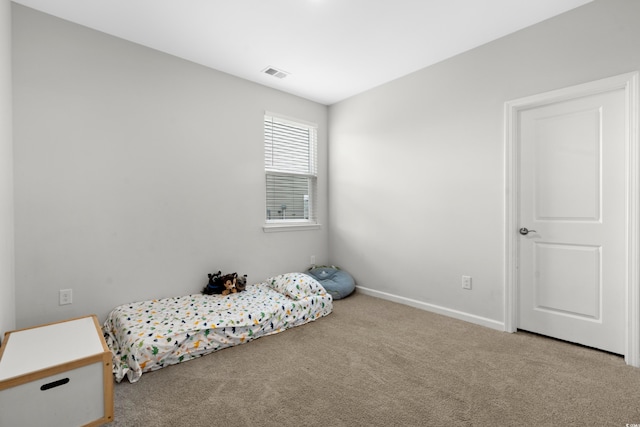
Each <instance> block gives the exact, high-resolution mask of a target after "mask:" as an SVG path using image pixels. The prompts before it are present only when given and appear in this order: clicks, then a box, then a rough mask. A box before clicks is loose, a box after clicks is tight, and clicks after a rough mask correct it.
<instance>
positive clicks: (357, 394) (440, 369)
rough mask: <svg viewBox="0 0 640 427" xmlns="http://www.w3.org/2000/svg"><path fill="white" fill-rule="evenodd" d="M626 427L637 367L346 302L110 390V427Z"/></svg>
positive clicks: (636, 402) (374, 303)
mask: <svg viewBox="0 0 640 427" xmlns="http://www.w3.org/2000/svg"><path fill="white" fill-rule="evenodd" d="M125 381H126V380H125ZM627 423H640V369H635V368H631V367H628V366H626V365H625V363H624V360H623V359H622V358H621V357H618V356H615V355H611V354H607V353H604V352H599V351H596V350H592V349H588V348H584V347H580V346H575V345H570V344H567V343H564V342H559V341H556V340H551V339H547V338H542V337H539V336H536V335H532V334H528V333H517V334H508V333H504V332H499V331H494V330H491V329H487V328H484V327H481V326H476V325H472V324H469V323H466V322H462V321H458V320H455V319H451V318H448V317H444V316H439V315H436V314H432V313H428V312H425V311H422V310H418V309H414V308H411V307H407V306H404V305H400V304H396V303H392V302H389V301H384V300H380V299H377V298H373V297H370V296H366V295H361V294H357V293H356V294H355V295H353V296H351V297H349V298H346V299H344V300H340V301H336V302H335V304H334V312H333V313H332V314H330V315H329V316H327V317H325V318H322V319H320V320H317V321H315V322H312V323H310V324H307V325H304V326H301V327H298V328H294V329H291V330H288V331H285V332H283V333H280V334H278V335H274V336H269V337H264V338H260V339H258V340H256V341H252V342H249V343H247V344H245V345H241V346H238V347H234V348H230V349H226V350H222V351H219V352H217V353H213V354H211V355H208V356H205V357H203V358H200V359H196V360H192V361H189V362H185V363H183V364H181V365H176V366H171V367H168V368H165V369H162V370H160V371H156V372H152V373H146V374H144V375H143V376H142V378H141V380H140V381H139V382H138V383H136V384H129V383H128V382H122V383H120V384H116V385H115V422H114V423H112V424H109V426H126V427H131V426H174V427H181V426H193V427H197V426H225V427H226V426H264V427H269V426H349V427H353V426H545V425H548V426H552V425H553V426H565V425H575V426H609V425H610V426H618V427H624V426H625V425H626V424H627Z"/></svg>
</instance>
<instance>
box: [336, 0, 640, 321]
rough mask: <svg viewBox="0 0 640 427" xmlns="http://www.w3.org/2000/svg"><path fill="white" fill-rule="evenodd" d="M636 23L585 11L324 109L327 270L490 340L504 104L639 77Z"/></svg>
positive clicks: (495, 305) (499, 268) (623, 14)
mask: <svg viewBox="0 0 640 427" xmlns="http://www.w3.org/2000/svg"><path fill="white" fill-rule="evenodd" d="M639 18H640V1H637V0H596V1H595V2H593V3H590V4H587V5H585V6H583V7H580V8H578V9H575V10H573V11H570V12H568V13H566V14H563V15H560V16H558V17H556V18H553V19H551V20H548V21H545V22H542V23H540V24H538V25H535V26H533V27H529V28H527V29H525V30H522V31H520V32H518V33H515V34H512V35H509V36H507V37H504V38H502V39H499V40H497V41H495V42H493V43H490V44H487V45H484V46H481V47H479V48H477V49H474V50H472V51H469V52H466V53H464V54H461V55H459V56H456V57H454V58H452V59H449V60H447V61H444V62H442V63H439V64H436V65H434V66H431V67H428V68H426V69H423V70H420V71H418V72H416V73H413V74H411V75H408V76H406V77H404V78H401V79H398V80H396V81H393V82H391V83H388V84H385V85H383V86H380V87H378V88H375V89H373V90H371V91H368V92H366V93H363V94H360V95H358V96H355V97H353V98H350V99H348V100H346V101H343V102H341V103H338V104H336V105H333V106H331V108H330V111H329V118H330V119H329V120H330V123H331V126H330V135H329V140H330V155H329V165H330V168H329V177H330V182H329V188H330V199H329V206H330V212H329V217H330V223H331V229H330V232H329V241H330V246H329V253H330V254H331V256H330V260H331V262H332V263H335V264H337V265H340V266H342V267H344V268H345V269H347V270H349V271H350V272H352V273H353V275H354V276H355V278H356V281H357V282H358V284H359V285H361V286H364V287H366V288H370V289H372V290H374V291H378V292H384V293H387V294H389V295H390V296H391V297H393V298H395V297H402V298H406V299H407V301H408V302H410V303H412V304H416V305H422V306H424V307H426V308H432V309H434V310H435V311H439V310H440V311H444V312H447V313H448V314H451V315H454V316H459V317H463V318H467V319H468V320H473V321H478V322H479V323H485V324H489V325H493V326H496V327H500V325H501V323H502V322H503V315H504V313H503V310H504V305H503V298H504V293H503V287H504V277H503V276H504V264H505V256H504V243H503V242H504V240H503V239H504V206H503V205H504V188H505V182H504V136H503V109H504V102H505V101H508V100H511V99H517V98H520V97H524V96H527V95H532V94H536V93H540V92H545V91H549V90H553V89H559V88H563V87H566V86H571V85H575V84H579V83H583V82H588V81H592V80H596V79H600V78H604V77H608V76H612V75H617V74H622V73H626V72H629V71H634V70H638V69H640V25H639V23H638V19H639ZM462 275H470V276H472V277H473V290H472V291H465V290H462V288H461V276H462Z"/></svg>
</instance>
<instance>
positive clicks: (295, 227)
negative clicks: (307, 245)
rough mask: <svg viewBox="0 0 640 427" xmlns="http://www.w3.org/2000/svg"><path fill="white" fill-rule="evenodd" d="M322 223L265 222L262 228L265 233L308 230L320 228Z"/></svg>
mask: <svg viewBox="0 0 640 427" xmlns="http://www.w3.org/2000/svg"><path fill="white" fill-rule="evenodd" d="M321 227H322V224H292V223H289V224H264V225H263V226H262V230H263V231H264V232H265V233H277V232H280V231H308V230H319V229H320V228H321Z"/></svg>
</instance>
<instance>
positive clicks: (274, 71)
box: [262, 67, 289, 79]
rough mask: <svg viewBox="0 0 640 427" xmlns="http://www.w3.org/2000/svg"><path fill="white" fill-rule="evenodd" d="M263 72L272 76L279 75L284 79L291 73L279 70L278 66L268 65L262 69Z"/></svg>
mask: <svg viewBox="0 0 640 427" xmlns="http://www.w3.org/2000/svg"><path fill="white" fill-rule="evenodd" d="M262 72H263V73H265V74H269V75H270V76H273V77H277V78H279V79H284V78H285V77H287V76H288V75H289V73H287V72H286V71H282V70H278V69H277V68H273V67H267V68H265V69H264V70H262Z"/></svg>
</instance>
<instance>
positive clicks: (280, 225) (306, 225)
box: [262, 111, 321, 232]
mask: <svg viewBox="0 0 640 427" xmlns="http://www.w3.org/2000/svg"><path fill="white" fill-rule="evenodd" d="M269 119H270V120H271V122H272V123H273V122H274V121H277V122H279V123H281V124H285V125H286V124H290V125H292V126H295V127H299V128H306V129H308V130H309V132H310V136H311V138H310V140H309V154H308V156H309V162H310V165H309V167H308V171H306V172H296V171H287V170H280V169H278V168H277V167H272V168H269V167H268V165H267V161H268V158H272V159H273V153H271V156H269V155H268V148H267V141H268V138H267V130H268V129H267V123H268V121H269ZM262 134H263V139H264V144H263V153H264V163H263V164H264V177H265V178H264V182H263V185H264V187H263V188H264V202H265V205H264V210H263V218H264V224H263V230H264V231H265V232H274V231H294V230H315V229H319V228H320V227H321V225H320V223H319V221H318V217H317V215H318V155H317V152H318V125H317V124H316V123H312V122H308V121H305V120H301V119H298V118H294V117H289V116H285V115H282V114H278V113H274V112H271V111H265V112H264V115H263V132H262ZM272 149H273V145H272ZM269 176H274V177H278V178H280V179H281V178H283V177H286V176H292V177H304V178H306V179H308V180H309V182H308V184H307V185H308V189H309V194H308V196H309V201H308V204H309V205H308V206H309V207H308V209H309V210H308V212H309V218H308V219H307V218H288V219H269V218H267V212H268V202H267V200H268V191H269V189H268V186H267V181H268V177H269Z"/></svg>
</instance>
